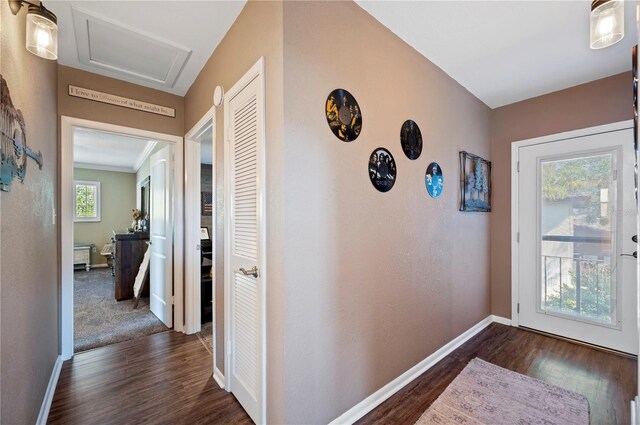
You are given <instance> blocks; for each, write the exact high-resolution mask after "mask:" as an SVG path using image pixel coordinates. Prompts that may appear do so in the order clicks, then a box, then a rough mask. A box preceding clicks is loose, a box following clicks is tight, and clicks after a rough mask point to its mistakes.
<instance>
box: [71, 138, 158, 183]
mask: <svg viewBox="0 0 640 425" xmlns="http://www.w3.org/2000/svg"><path fill="white" fill-rule="evenodd" d="M156 144H157V142H155V141H152V140H148V139H141V138H138V137H132V136H127V135H125V134H118V133H109V132H106V131H97V130H89V129H84V128H75V129H74V130H73V165H74V167H78V168H90V169H95V170H108V171H119V172H125V173H135V172H136V171H138V169H139V168H140V166H141V165H142V163H143V162H144V160H145V159H147V157H148V156H149V154H150V153H151V151H152V150H153V148H154V147H155V146H156Z"/></svg>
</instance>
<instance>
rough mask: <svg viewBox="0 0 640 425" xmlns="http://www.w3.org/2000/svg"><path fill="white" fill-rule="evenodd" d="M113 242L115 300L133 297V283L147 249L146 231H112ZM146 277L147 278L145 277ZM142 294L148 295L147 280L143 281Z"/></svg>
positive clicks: (147, 238) (147, 237) (147, 234)
mask: <svg viewBox="0 0 640 425" xmlns="http://www.w3.org/2000/svg"><path fill="white" fill-rule="evenodd" d="M111 240H112V241H113V244H114V251H115V252H114V256H113V261H114V263H115V264H114V268H115V278H114V279H115V285H114V286H115V297H116V300H118V301H121V300H128V299H131V298H133V283H134V281H135V279H136V275H137V274H138V270H139V269H140V264H141V263H142V258H143V257H144V253H145V251H146V250H147V247H148V245H147V241H148V240H149V233H148V232H133V233H128V232H127V231H116V230H114V231H113V236H112V237H111ZM147 279H149V278H148V277H147ZM142 296H143V297H145V296H149V282H148V281H147V282H145V285H144V290H143V291H142Z"/></svg>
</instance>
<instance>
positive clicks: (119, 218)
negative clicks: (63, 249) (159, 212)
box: [73, 168, 136, 264]
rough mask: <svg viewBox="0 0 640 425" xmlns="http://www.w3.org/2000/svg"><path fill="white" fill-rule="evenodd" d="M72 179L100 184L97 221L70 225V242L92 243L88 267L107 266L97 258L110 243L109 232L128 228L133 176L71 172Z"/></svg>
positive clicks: (95, 171) (133, 189)
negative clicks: (71, 227)
mask: <svg viewBox="0 0 640 425" xmlns="http://www.w3.org/2000/svg"><path fill="white" fill-rule="evenodd" d="M73 178H74V180H87V181H98V182H100V221H98V222H75V223H73V242H74V243H92V244H93V245H94V246H95V248H96V252H92V253H91V264H107V259H106V258H105V257H104V256H103V255H100V250H101V249H102V246H103V245H104V244H105V243H108V242H109V241H110V240H111V235H112V231H113V230H122V229H127V228H128V227H131V222H132V221H133V218H132V216H131V210H132V209H134V208H135V207H136V175H135V174H134V173H120V172H115V171H102V170H88V169H84V168H74V169H73Z"/></svg>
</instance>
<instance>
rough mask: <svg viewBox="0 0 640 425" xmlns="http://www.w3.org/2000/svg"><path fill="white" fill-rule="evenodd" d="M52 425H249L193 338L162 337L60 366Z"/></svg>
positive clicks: (95, 352)
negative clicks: (225, 424) (221, 387)
mask: <svg viewBox="0 0 640 425" xmlns="http://www.w3.org/2000/svg"><path fill="white" fill-rule="evenodd" d="M48 423H50V424H82V425H85V424H136V423H148V424H157V423H167V424H169V423H170V424H187V423H188V424H198V423H203V424H204V423H207V424H209V423H234V424H243V423H248V424H250V423H252V422H251V419H250V418H249V416H248V415H247V414H246V413H245V411H244V410H243V409H242V407H241V406H240V403H238V401H237V400H236V399H235V398H234V397H233V395H231V394H230V393H228V392H226V391H225V390H223V389H220V387H219V386H218V384H217V383H216V382H215V381H214V380H213V377H212V358H211V355H210V354H209V352H207V350H206V349H205V347H204V345H202V343H201V342H200V341H199V340H198V338H197V337H196V336H195V335H184V334H182V333H178V332H173V331H169V332H163V333H159V334H155V335H150V336H147V337H143V338H138V339H135V340H132V341H126V342H121V343H118V344H114V345H110V346H107V347H101V348H97V349H94V350H91V351H86V352H83V353H80V354H76V355H75V356H74V357H73V359H71V360H69V361H67V362H65V363H64V364H63V366H62V372H61V373H60V379H59V380H58V385H57V387H56V392H55V395H54V397H53V403H52V406H51V411H50V413H49V420H48Z"/></svg>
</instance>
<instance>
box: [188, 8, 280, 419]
mask: <svg viewBox="0 0 640 425" xmlns="http://www.w3.org/2000/svg"><path fill="white" fill-rule="evenodd" d="M282 8H283V4H282V2H270V1H264V2H262V1H249V2H248V3H247V5H246V6H245V7H244V9H243V10H242V12H241V13H240V16H239V17H238V19H237V20H236V22H235V23H234V24H233V25H232V27H231V28H230V29H229V31H228V32H227V34H226V36H225V37H224V39H223V40H222V42H221V43H220V44H219V45H218V47H217V48H216V50H215V52H214V53H213V55H212V56H211V58H210V59H209V60H208V61H207V63H206V65H205V66H204V68H203V69H202V71H201V72H200V74H199V75H198V78H197V79H196V81H195V82H194V83H193V85H192V86H191V88H190V89H189V92H188V93H187V95H186V97H185V132H187V131H189V130H190V129H191V128H192V127H193V126H194V125H195V124H196V122H197V121H198V120H199V119H200V118H201V117H202V116H203V115H204V114H205V113H206V112H207V111H208V110H209V108H211V106H212V105H213V90H214V88H215V86H216V85H218V84H220V85H222V86H223V87H224V89H225V90H226V91H228V90H229V89H230V88H231V87H232V86H233V85H234V84H235V83H236V82H237V81H238V80H239V79H240V78H241V77H242V76H243V75H244V74H245V73H246V72H247V71H248V70H249V68H251V67H252V66H253V65H254V64H255V63H256V62H257V61H258V59H259V58H260V57H261V56H264V57H265V61H266V65H265V68H266V71H265V78H266V102H267V110H266V144H267V151H266V157H267V158H266V160H267V186H268V189H267V197H268V200H267V202H268V205H269V212H270V215H269V218H268V224H267V229H266V230H267V233H268V234H269V238H268V247H267V262H268V264H269V269H270V270H269V278H270V280H269V282H268V283H267V285H268V286H267V334H268V343H267V356H268V359H269V360H268V362H267V363H268V364H267V369H268V370H267V386H268V397H269V398H268V400H267V406H268V409H267V418H268V422H269V423H282V422H283V419H284V416H283V414H284V381H283V377H284V373H283V370H284V357H283V356H284V351H283V350H284V342H283V341H284V335H283V332H284V325H283V320H284V286H283V273H284V266H283V261H284V260H283V258H282V256H281V255H280V254H281V253H282V252H283V248H282V246H283V241H282V237H283V232H282V229H283V228H284V212H283V206H282V192H283V187H282V186H283V184H282V181H283V180H282V172H283V171H282V170H283V164H282V143H283V133H282V131H283V130H282V123H283V116H282V113H283V103H282V96H283V82H282V79H283V70H282V58H283V56H282V55H283V53H282ZM216 120H217V129H216V155H217V163H216V173H217V174H216V182H217V186H216V205H217V208H218V216H217V217H216V226H215V227H216V232H217V240H216V250H217V254H218V255H217V257H216V261H215V265H214V267H215V282H216V283H215V294H214V296H215V297H216V324H217V332H216V338H217V341H218V346H217V348H216V349H217V361H218V364H217V367H218V368H219V369H220V370H221V371H222V372H223V373H224V347H223V341H224V333H223V329H224V310H223V308H224V292H223V290H224V287H223V285H224V275H223V256H222V253H223V249H224V245H223V243H224V241H223V223H224V222H223V220H224V215H223V211H224V198H223V188H224V186H223V185H224V180H223V178H224V169H223V160H224V145H223V135H224V125H223V123H224V108H222V107H221V108H218V109H217V112H216Z"/></svg>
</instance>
